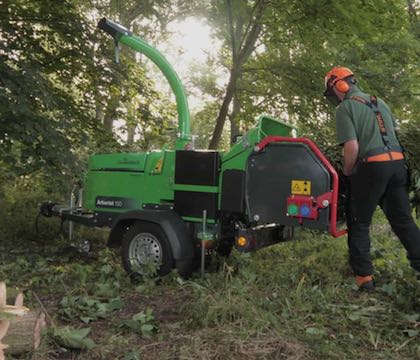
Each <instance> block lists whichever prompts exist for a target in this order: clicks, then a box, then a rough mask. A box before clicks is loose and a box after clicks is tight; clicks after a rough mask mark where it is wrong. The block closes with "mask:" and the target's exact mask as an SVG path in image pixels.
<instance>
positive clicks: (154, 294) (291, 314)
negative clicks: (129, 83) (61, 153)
mask: <svg viewBox="0 0 420 360" xmlns="http://www.w3.org/2000/svg"><path fill="white" fill-rule="evenodd" d="M374 223H375V225H374V226H373V229H372V238H373V249H372V255H373V258H374V263H375V269H376V278H377V290H376V291H375V292H374V293H369V294H368V293H360V292H358V291H357V290H356V289H355V287H354V283H353V278H352V276H351V272H350V271H349V268H348V265H347V245H346V239H345V237H344V238H341V239H333V238H331V237H329V236H327V235H325V234H320V233H317V232H310V231H301V232H300V233H299V234H298V239H296V240H295V241H292V242H289V243H284V244H278V245H275V246H272V247H269V248H266V249H263V250H260V251H258V252H256V253H252V254H245V255H240V254H238V253H236V252H234V253H233V255H232V256H231V258H229V259H228V260H227V261H226V262H225V263H223V264H222V265H221V267H220V269H219V270H218V271H217V272H212V273H207V274H206V277H205V278H204V279H200V278H199V277H198V276H197V277H193V278H192V279H190V280H188V281H184V280H182V279H180V278H179V277H177V275H176V274H175V273H174V274H170V275H169V276H167V277H165V278H164V279H163V280H162V281H161V282H160V283H159V284H156V283H155V282H154V281H148V282H146V283H144V284H133V283H131V282H130V281H129V279H128V278H127V276H126V275H125V273H124V272H123V270H122V267H121V265H120V260H119V256H118V253H115V252H111V251H109V250H108V249H105V247H104V241H103V239H97V240H96V242H95V246H94V249H93V250H92V251H91V253H90V254H81V253H78V252H77V251H70V249H68V248H66V244H65V243H64V242H62V241H61V242H60V241H56V242H54V243H49V244H48V245H47V244H43V245H42V244H39V243H33V242H29V243H22V242H16V241H6V240H5V241H2V242H1V245H0V246H1V250H2V251H1V255H0V256H1V265H0V278H2V279H5V280H6V281H7V283H8V287H9V288H13V287H17V288H19V289H22V290H24V291H25V294H26V305H27V306H29V307H31V308H39V306H40V305H39V302H38V300H37V298H39V300H40V302H41V303H42V305H43V306H44V307H45V308H46V309H47V311H48V313H49V316H50V317H51V318H52V319H53V322H54V324H55V326H56V327H57V328H61V327H63V326H71V327H72V328H86V327H89V328H90V330H91V331H90V334H89V338H91V339H92V340H93V341H94V343H95V344H96V346H95V347H93V348H92V349H90V350H81V351H79V350H69V349H66V348H65V347H63V346H62V345H60V343H58V342H57V340H56V339H55V338H54V337H53V336H52V335H51V332H50V333H49V334H47V335H46V336H45V337H44V340H45V341H44V344H43V346H42V348H41V349H40V350H39V351H38V352H35V353H34V354H28V355H24V356H21V357H20V359H30V358H32V359H43V360H46V359H63V360H65V359H84V360H93V359H110V360H111V359H121V360H135V359H168V360H169V359H183V360H184V359H359V358H366V359H416V358H418V359H420V345H419V343H420V342H419V339H420V317H419V313H420V311H419V310H420V284H419V282H417V281H416V279H415V276H414V273H413V272H412V270H411V269H410V267H409V265H408V262H407V260H406V258H405V254H404V251H403V249H402V247H401V245H400V244H399V242H398V241H397V240H396V239H395V238H394V236H393V235H392V234H391V232H390V230H389V227H388V226H387V225H386V223H385V220H384V218H383V217H382V216H381V215H379V214H378V215H377V216H376V217H375V222H374ZM96 236H98V235H96ZM99 237H101V238H102V236H101V235H99ZM139 313H140V315H138V314H139ZM136 314H137V317H136ZM133 319H135V320H136V319H137V321H138V323H135V322H133V321H134V320H133ZM130 321H131V322H130ZM124 322H125V323H124ZM122 323H123V324H125V325H126V326H122V325H121V324H122ZM127 324H131V325H129V326H127ZM142 326H143V330H144V331H142Z"/></svg>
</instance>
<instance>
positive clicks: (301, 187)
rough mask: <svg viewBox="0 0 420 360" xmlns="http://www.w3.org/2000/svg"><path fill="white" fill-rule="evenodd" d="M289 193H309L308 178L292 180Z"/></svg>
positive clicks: (309, 184)
mask: <svg viewBox="0 0 420 360" xmlns="http://www.w3.org/2000/svg"><path fill="white" fill-rule="evenodd" d="M291 193H292V194H293V195H311V182H310V181H309V180H292V185H291Z"/></svg>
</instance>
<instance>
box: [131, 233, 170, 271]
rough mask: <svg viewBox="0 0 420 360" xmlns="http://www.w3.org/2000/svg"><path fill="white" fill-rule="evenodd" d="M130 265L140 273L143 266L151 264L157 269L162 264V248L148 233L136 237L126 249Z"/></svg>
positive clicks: (154, 237)
mask: <svg viewBox="0 0 420 360" xmlns="http://www.w3.org/2000/svg"><path fill="white" fill-rule="evenodd" d="M128 255H129V259H130V265H131V267H132V268H133V269H135V270H136V271H138V272H140V273H142V268H143V271H144V265H147V264H151V265H156V267H159V266H160V265H161V263H162V247H161V245H160V242H159V241H158V239H157V238H156V236H154V235H153V234H150V233H140V234H138V235H136V236H135V237H134V238H133V240H132V241H131V243H130V246H129V249H128Z"/></svg>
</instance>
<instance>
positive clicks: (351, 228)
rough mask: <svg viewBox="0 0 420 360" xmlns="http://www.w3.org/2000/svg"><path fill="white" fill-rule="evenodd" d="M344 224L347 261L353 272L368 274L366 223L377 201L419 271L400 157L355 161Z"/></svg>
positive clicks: (419, 249) (419, 244)
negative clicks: (364, 161) (368, 161)
mask: <svg viewBox="0 0 420 360" xmlns="http://www.w3.org/2000/svg"><path fill="white" fill-rule="evenodd" d="M349 185H350V189H349V190H350V191H349V192H350V194H349V195H350V196H349V202H348V204H347V226H348V245H349V260H350V265H351V267H352V269H353V271H354V272H355V274H356V275H359V276H366V275H372V273H373V265H372V261H371V258H370V237H369V226H370V223H371V221H372V216H373V213H374V211H375V209H376V207H377V206H378V205H380V206H381V208H382V210H383V211H384V213H385V215H386V217H387V219H388V221H389V223H390V225H391V227H392V230H393V231H394V233H395V234H396V235H397V237H398V238H399V239H400V241H401V243H402V244H403V246H404V247H405V249H406V250H407V256H408V259H409V260H410V263H411V266H412V267H413V268H414V269H416V270H417V271H420V231H419V229H418V227H417V225H416V224H415V222H414V220H413V217H412V215H411V208H410V203H409V199H408V193H407V170H406V169H405V166H404V161H403V160H397V161H385V162H370V163H359V164H358V165H356V167H355V169H354V171H353V174H352V175H351V176H350V184H349Z"/></svg>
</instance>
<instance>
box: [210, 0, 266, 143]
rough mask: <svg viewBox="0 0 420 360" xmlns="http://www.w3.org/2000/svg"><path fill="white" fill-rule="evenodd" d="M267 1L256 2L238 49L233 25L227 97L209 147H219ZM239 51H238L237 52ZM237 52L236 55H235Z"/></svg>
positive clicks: (217, 119)
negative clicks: (237, 86) (231, 60)
mask: <svg viewBox="0 0 420 360" xmlns="http://www.w3.org/2000/svg"><path fill="white" fill-rule="evenodd" d="M266 5H267V1H266V0H259V1H257V2H256V3H255V5H254V9H253V14H255V15H253V16H252V15H251V18H250V20H249V26H248V29H249V31H247V33H246V35H245V38H244V41H242V42H241V43H242V44H243V45H242V46H241V47H240V49H236V46H237V44H236V42H235V40H234V36H233V35H232V33H233V27H232V26H231V28H230V30H231V37H232V52H233V62H232V67H231V71H230V77H229V82H228V85H227V88H226V93H225V97H224V98H223V102H222V106H221V107H220V111H219V114H218V116H217V118H216V125H215V128H214V131H213V135H212V138H211V140H210V144H209V149H211V150H215V149H217V147H218V145H219V142H220V138H221V136H222V132H223V127H224V125H225V121H226V116H227V114H228V112H229V106H230V104H231V102H232V99H233V96H234V94H235V92H236V84H237V80H238V78H239V77H240V75H241V72H242V66H243V64H244V63H245V62H246V61H247V60H248V59H249V57H250V56H251V54H252V52H253V51H254V47H255V43H256V41H257V39H258V36H259V34H260V32H261V27H262V24H261V20H262V15H263V12H264V10H265V8H266ZM227 6H228V14H229V22H230V23H231V21H230V20H231V19H230V17H231V11H232V10H231V2H230V1H227ZM236 52H237V53H236ZM235 53H236V56H234V55H235Z"/></svg>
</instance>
